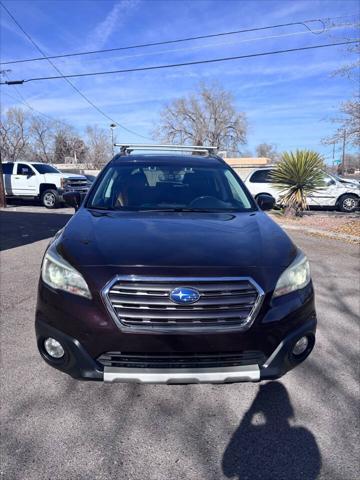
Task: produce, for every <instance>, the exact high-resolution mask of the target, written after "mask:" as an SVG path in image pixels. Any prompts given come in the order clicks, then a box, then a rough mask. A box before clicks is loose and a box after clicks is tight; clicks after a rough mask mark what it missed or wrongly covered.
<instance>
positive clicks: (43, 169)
mask: <svg viewBox="0 0 360 480" xmlns="http://www.w3.org/2000/svg"><path fill="white" fill-rule="evenodd" d="M32 166H33V167H34V168H35V170H36V171H37V172H38V173H41V174H42V173H61V172H60V170H58V169H57V168H55V167H53V166H52V165H46V164H45V163H33V164H32Z"/></svg>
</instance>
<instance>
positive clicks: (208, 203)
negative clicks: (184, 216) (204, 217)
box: [189, 195, 224, 208]
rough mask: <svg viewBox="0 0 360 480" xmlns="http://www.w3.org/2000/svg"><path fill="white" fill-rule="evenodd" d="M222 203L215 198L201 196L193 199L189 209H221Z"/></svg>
mask: <svg viewBox="0 0 360 480" xmlns="http://www.w3.org/2000/svg"><path fill="white" fill-rule="evenodd" d="M223 203H224V202H222V201H221V200H219V199H218V198H216V197H212V196H211V195H203V196H201V197H197V198H194V200H193V201H192V202H190V205H189V207H194V208H216V207H222V206H223Z"/></svg>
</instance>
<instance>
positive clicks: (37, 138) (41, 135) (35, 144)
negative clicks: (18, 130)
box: [30, 115, 55, 163]
mask: <svg viewBox="0 0 360 480" xmlns="http://www.w3.org/2000/svg"><path fill="white" fill-rule="evenodd" d="M30 135H31V145H32V150H33V156H34V159H35V160H37V161H40V162H44V163H50V162H52V161H53V160H54V136H55V122H51V121H49V120H45V119H44V118H42V117H40V116H38V115H33V116H32V119H31V124H30Z"/></svg>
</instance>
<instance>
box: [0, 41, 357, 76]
mask: <svg viewBox="0 0 360 480" xmlns="http://www.w3.org/2000/svg"><path fill="white" fill-rule="evenodd" d="M359 41H360V39H357V40H350V41H346V42H338V43H326V44H322V45H311V46H309V47H299V48H288V49H286V50H273V51H270V52H259V53H251V54H248V55H238V56H235V57H223V58H212V59H208V60H195V61H193V62H183V63H171V64H166V65H152V66H149V67H138V68H125V69H122V70H109V71H102V72H89V73H73V74H69V75H62V74H61V75H60V76H53V77H35V78H29V79H27V80H15V81H11V82H0V85H19V84H23V83H27V82H35V81H38V80H58V79H60V78H65V79H68V78H78V77H93V76H97V75H113V74H116V73H130V72H144V71H148V70H161V69H164V68H175V67H186V66H191V65H201V64H208V63H218V62H227V61H232V60H241V59H244V58H254V57H264V56H267V55H277V54H282V53H291V52H300V51H304V50H314V49H316V48H326V47H334V46H341V45H349V44H352V43H359Z"/></svg>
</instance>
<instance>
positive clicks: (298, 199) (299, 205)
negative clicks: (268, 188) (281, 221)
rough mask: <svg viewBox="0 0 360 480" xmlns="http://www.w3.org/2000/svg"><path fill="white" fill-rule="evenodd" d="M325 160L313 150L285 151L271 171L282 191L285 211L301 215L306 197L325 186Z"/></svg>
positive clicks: (281, 201)
mask: <svg viewBox="0 0 360 480" xmlns="http://www.w3.org/2000/svg"><path fill="white" fill-rule="evenodd" d="M323 168H324V164H323V160H322V157H321V155H320V154H318V153H317V152H314V151H311V150H296V152H295V153H294V152H285V153H283V154H282V156H281V160H280V162H279V163H278V164H277V165H276V167H275V168H274V170H273V171H272V173H271V180H272V182H273V183H274V184H275V186H276V188H278V189H279V190H281V191H282V194H281V196H280V204H281V205H282V206H283V207H284V208H285V213H286V214H290V215H293V214H295V215H299V216H301V214H302V212H303V211H304V210H305V209H306V208H307V201H306V197H307V195H309V194H310V193H313V192H314V191H316V190H318V189H319V188H321V187H323V186H324V173H323Z"/></svg>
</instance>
